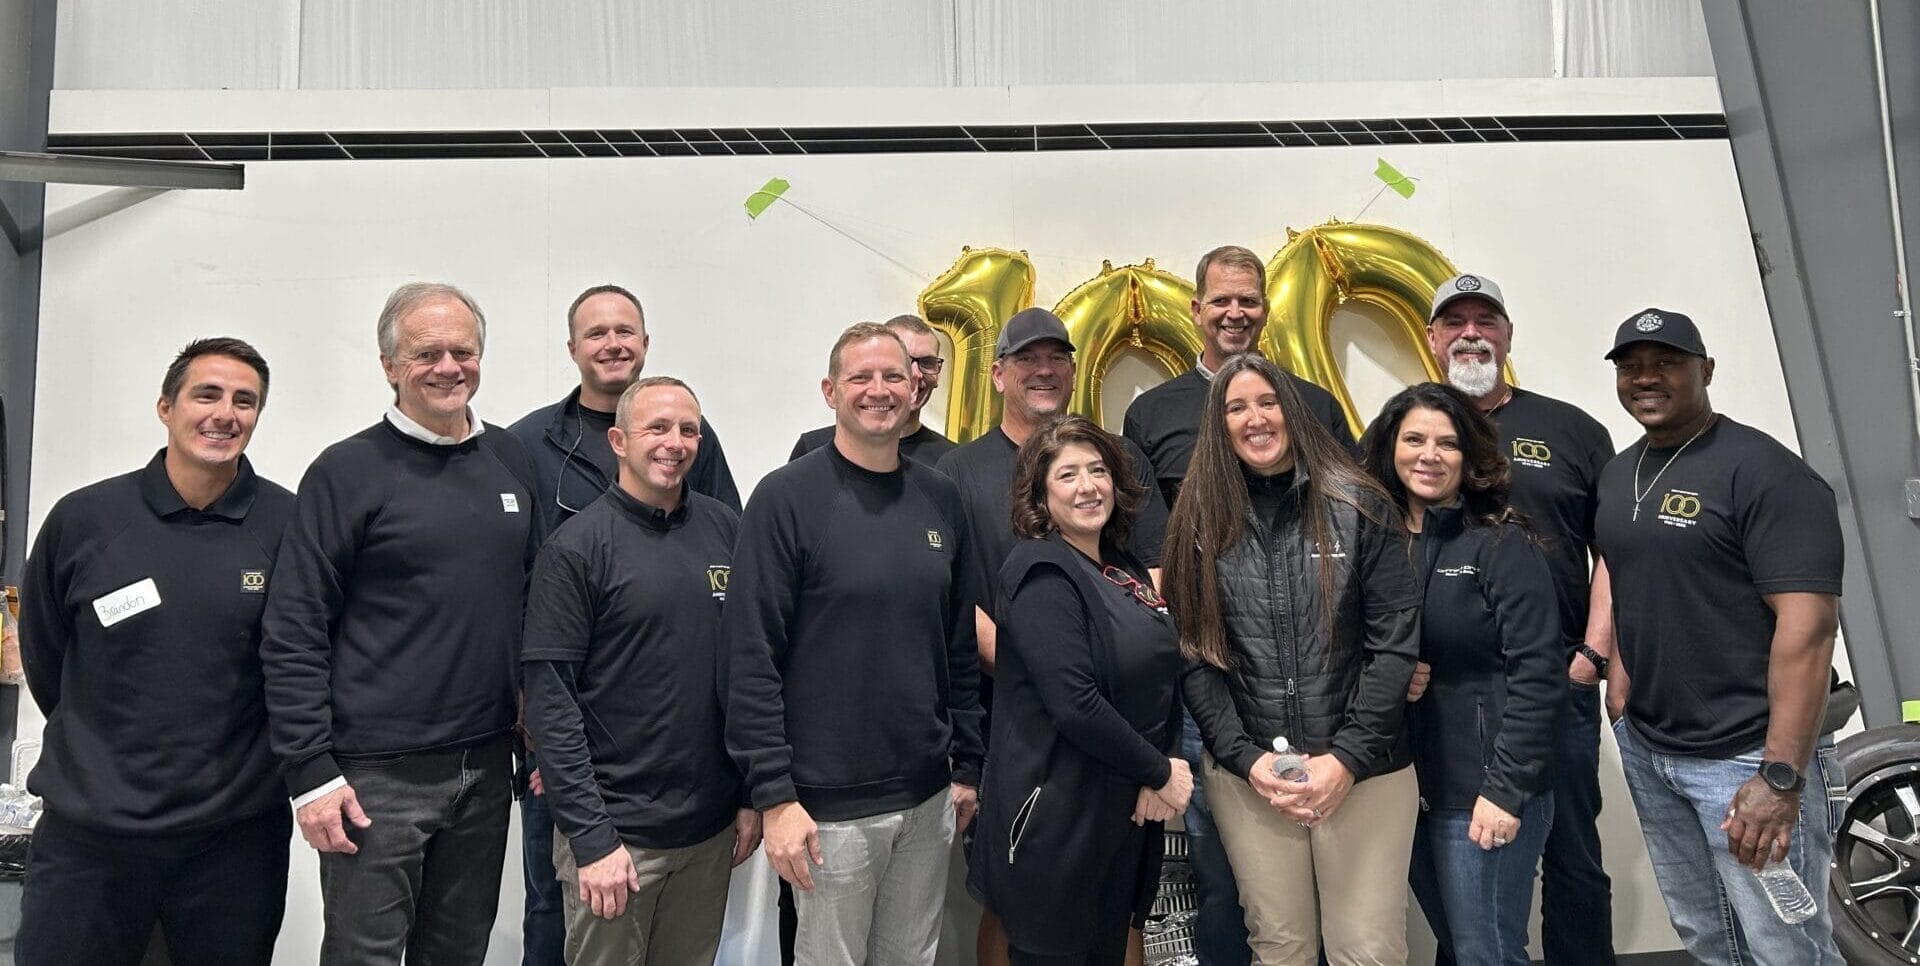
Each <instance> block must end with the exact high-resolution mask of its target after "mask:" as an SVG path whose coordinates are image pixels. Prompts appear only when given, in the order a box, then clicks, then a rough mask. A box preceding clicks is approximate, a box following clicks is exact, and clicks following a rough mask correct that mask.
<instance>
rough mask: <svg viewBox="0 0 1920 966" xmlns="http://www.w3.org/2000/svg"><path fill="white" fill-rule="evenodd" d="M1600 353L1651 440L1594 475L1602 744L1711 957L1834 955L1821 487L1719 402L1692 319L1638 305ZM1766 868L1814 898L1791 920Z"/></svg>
mask: <svg viewBox="0 0 1920 966" xmlns="http://www.w3.org/2000/svg"><path fill="white" fill-rule="evenodd" d="M1607 358H1608V359H1610V360H1612V361H1613V364H1614V372H1615V379H1614V382H1615V388H1616V389H1617V391H1618V392H1619V395H1620V404H1621V405H1622V406H1623V407H1625V408H1626V410H1627V412H1628V414H1630V415H1631V416H1633V418H1634V420H1635V421H1636V422H1638V423H1639V424H1640V425H1641V426H1642V427H1644V428H1645V429H1646V431H1647V433H1646V436H1645V437H1644V438H1642V439H1641V440H1640V441H1639V442H1637V443H1635V444H1634V445H1632V446H1629V447H1627V449H1626V450H1625V451H1624V452H1622V453H1621V454H1620V455H1619V456H1617V457H1615V458H1614V459H1613V461H1612V462H1611V463H1608V464H1607V467H1606V469H1605V470H1604V471H1603V472H1602V473H1601V475H1600V506H1599V515H1598V519H1597V524H1596V528H1595V530H1596V538H1597V540H1598V544H1599V547H1600V552H1601V554H1602V555H1603V557H1604V559H1605V560H1606V564H1607V572H1608V574H1609V576H1610V577H1611V580H1612V584H1613V605H1614V608H1613V610H1614V621H1615V630H1616V632H1617V634H1618V639H1619V651H1620V659H1619V660H1618V661H1617V662H1615V663H1614V665H1613V667H1612V669H1611V670H1610V672H1609V674H1608V679H1607V687H1608V695H1607V697H1608V705H1609V710H1612V709H1613V708H1614V707H1616V706H1618V705H1621V704H1624V711H1625V714H1624V716H1622V717H1620V718H1618V720H1616V721H1615V722H1614V726H1613V727H1614V737H1615V738H1617V739H1618V740H1619V743H1620V761H1621V764H1622V765H1623V766H1624V768H1625V770H1626V773H1627V786H1628V788H1630V789H1631V790H1632V792H1633V802H1634V805H1635V806H1636V808H1637V809H1638V810H1639V813H1640V830H1641V832H1642V833H1643V834H1644V835H1645V837H1646V841H1647V853H1648V855H1649V857H1651V858H1652V860H1653V871H1654V875H1655V877H1656V878H1657V879H1658V880H1659V882H1660V893H1661V895H1662V896H1663V897H1664V898H1665V899H1666V902H1667V912H1668V914H1669V915H1670V916H1671V917H1672V919H1673V926H1674V929H1675V930H1676V931H1677V932H1679V934H1680V938H1681V940H1682V941H1683V942H1685V943H1686V946H1687V952H1688V953H1690V954H1692V956H1693V957H1694V958H1695V959H1696V960H1698V961H1699V962H1702V963H1706V964H1709V966H1712V964H1729V963H1734V962H1744V963H1759V964H1763V966H1767V964H1780V966H1786V964H1793V966H1813V964H1838V963H1840V962H1841V961H1842V960H1841V958H1840V954H1839V951H1838V950H1837V949H1836V948H1835V947H1834V944H1833V934H1832V920H1831V919H1830V918H1829V915H1828V909H1827V896H1828V895H1829V892H1828V890H1827V887H1826V885H1827V877H1828V871H1829V865H1830V863H1831V861H1832V857H1833V833H1834V827H1833V821H1834V820H1833V813H1834V812H1837V811H1839V809H1838V808H1837V807H1830V801H1831V803H1838V802H1840V801H1842V800H1843V799H1844V794H1845V793H1844V791H1843V789H1844V786H1845V781H1844V780H1843V778H1842V776H1841V775H1840V772H1839V771H1838V766H1837V764H1836V762H1835V761H1834V757H1833V755H1834V751H1833V739H1832V737H1831V736H1822V735H1821V734H1820V732H1821V730H1822V729H1821V716H1822V712H1823V709H1824V708H1825V703H1826V697H1827V688H1828V683H1829V680H1830V677H1831V675H1832V662H1833V643H1834V635H1835V632H1836V631H1837V630H1838V628H1839V610H1838V607H1839V595H1840V573H1841V560H1842V546H1841V541H1840V521H1839V513H1838V510H1837V509H1836V507H1835V505H1834V498H1833V491H1832V490H1831V489H1830V488H1829V487H1828V486H1827V484H1826V482H1825V481H1823V480H1821V479H1820V477H1819V476H1818V475H1816V474H1815V473H1814V472H1813V470H1812V469H1811V468H1810V467H1808V466H1807V464H1806V463H1805V462H1803V461H1802V460H1801V459H1800V458H1799V457H1798V456H1796V455H1794V454H1793V452H1792V451H1790V450H1788V449H1787V448H1786V447H1785V446H1782V445H1780V444H1779V443H1778V442H1776V441H1775V440H1774V439H1773V438H1772V437H1770V436H1768V435H1767V434H1765V433H1762V432H1760V431H1759V430H1757V429H1753V428H1752V427H1749V426H1744V425H1742V424H1740V423H1737V422H1734V421H1733V420H1732V419H1729V418H1727V417H1726V416H1723V415H1719V414H1717V413H1715V412H1714V411H1713V406H1712V404H1711V403H1710V402H1709V400H1708V398H1707V387H1708V386H1709V385H1711V384H1712V383H1713V360H1712V359H1710V358H1708V357H1707V350H1706V346H1705V344H1704V343H1703V342H1702V341H1701V339H1700V331H1699V329H1697V328H1696V327H1695V326H1694V324H1693V320H1692V319H1689V318H1687V317H1686V316H1685V315H1682V314H1680V313H1678V312H1672V311H1668V310H1665V309H1647V310H1645V311H1643V312H1639V313H1636V314H1635V315H1633V316H1632V317H1631V318H1629V319H1627V320H1626V321H1625V322H1623V323H1621V324H1620V329H1619V332H1618V333H1617V334H1616V335H1615V336H1614V344H1613V350H1612V351H1610V352H1608V353H1607ZM1772 862H1780V863H1781V865H1783V866H1785V867H1786V868H1789V869H1791V871H1792V873H1794V874H1795V875H1797V876H1798V877H1799V879H1800V882H1801V883H1802V884H1803V885H1804V886H1805V887H1806V889H1807V891H1808V892H1809V893H1811V897H1810V899H1808V900H1807V906H1808V908H1807V910H1806V911H1807V912H1808V913H1809V916H1808V918H1806V919H1805V920H1804V921H1802V922H1799V923H1798V924H1793V925H1790V924H1788V923H1787V922H1785V921H1783V916H1782V915H1781V914H1778V913H1776V911H1775V907H1774V905H1773V904H1772V903H1770V902H1769V900H1768V898H1767V890H1766V888H1765V886H1764V885H1763V883H1762V881H1761V880H1760V878H1759V877H1757V876H1756V875H1755V874H1754V873H1755V871H1757V870H1759V869H1761V868H1762V867H1763V866H1768V865H1769V864H1770V863H1772ZM1729 913H1731V916H1729V915H1728V914H1729Z"/></svg>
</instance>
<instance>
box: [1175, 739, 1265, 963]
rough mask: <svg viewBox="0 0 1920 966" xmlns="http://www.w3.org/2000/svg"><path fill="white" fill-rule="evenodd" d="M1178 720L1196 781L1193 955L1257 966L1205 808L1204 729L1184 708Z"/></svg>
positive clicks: (1190, 842)
mask: <svg viewBox="0 0 1920 966" xmlns="http://www.w3.org/2000/svg"><path fill="white" fill-rule="evenodd" d="M1180 720H1181V722H1182V727H1181V730H1180V754H1181V755H1182V756H1184V757H1185V758H1186V759H1187V764H1189V765H1191V766H1193V774H1194V776H1195V779H1194V783H1193V797H1192V798H1191V799H1189V800H1188V802H1187V814H1186V823H1187V863H1188V864H1189V865H1190V866H1191V867H1192V869H1193V893H1194V899H1195V900H1196V902H1197V903H1198V904H1199V909H1198V910H1196V911H1195V913H1194V918H1193V953H1194V956H1195V957H1196V958H1197V959H1199V960H1200V966H1247V964H1248V963H1250V962H1252V961H1253V947H1252V946H1250V945H1248V943H1247V920H1246V913H1245V912H1242V911H1241V909H1240V887H1239V886H1237V885H1235V884H1234V881H1233V866H1231V865H1229V864H1228V863H1227V847H1226V846H1225V845H1223V844H1221V842H1220V833H1219V831H1218V830H1216V829H1215V828H1214V826H1213V811H1212V810H1211V809H1209V808H1208V807H1207V794H1206V791H1205V790H1204V789H1203V788H1202V784H1203V783H1202V782H1201V781H1200V780H1199V777H1198V776H1199V775H1200V774H1201V773H1202V771H1201V764H1200V754H1201V751H1202V748H1201V741H1200V728H1199V726H1198V725H1195V724H1194V723H1193V715H1191V714H1188V713H1187V711H1186V710H1185V709H1184V708H1183V709H1182V710H1181V712H1180Z"/></svg>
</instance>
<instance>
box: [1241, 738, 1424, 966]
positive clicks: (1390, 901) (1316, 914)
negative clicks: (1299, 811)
mask: <svg viewBox="0 0 1920 966" xmlns="http://www.w3.org/2000/svg"><path fill="white" fill-rule="evenodd" d="M1203 772H1204V780H1205V782H1206V785H1207V800H1208V801H1209V802H1211V803H1212V804H1213V820H1214V824H1216V825H1217V826H1219V829H1220V839H1221V841H1222V842H1223V843H1225V845H1226V847H1227V858H1228V859H1229V860H1231V861H1232V863H1233V878H1234V881H1235V882H1237V883H1238V884H1239V886H1240V905H1241V906H1242V907H1243V908H1244V909H1245V910H1246V915H1247V932H1248V939H1249V942H1250V943H1251V945H1252V946H1253V955H1254V961H1255V962H1257V963H1260V964H1262V966H1312V964H1313V963H1314V962H1315V960H1316V958H1317V955H1318V953H1319V951H1320V948H1321V944H1322V943H1323V942H1324V943H1325V945H1326V953H1327V962H1328V963H1329V964H1331V966H1405V963H1406V961H1407V929H1406V924H1407V863H1408V861H1409V860H1410V858H1411V856H1412V854H1413V825H1414V818H1415V817H1416V816H1417V815H1418V813H1419V809H1420V786H1419V783H1418V782H1417V781H1416V780H1415V778H1414V774H1413V769H1412V768H1402V769H1400V770H1399V771H1397V772H1393V773H1392V774H1388V775H1380V776H1377V777H1374V778H1369V779H1367V780H1366V781H1363V782H1359V783H1356V784H1355V785H1354V786H1353V790H1352V791H1351V792H1349V793H1347V798H1346V801H1344V802H1342V803H1341V805H1340V807H1339V808H1338V809H1336V810H1335V811H1334V813H1333V815H1332V816H1330V817H1329V818H1327V819H1326V820H1325V821H1324V822H1321V823H1320V825H1319V826H1318V827H1317V828H1314V829H1311V830H1309V829H1305V828H1302V827H1300V826H1299V825H1297V824H1295V823H1294V822H1293V821H1292V820H1291V819H1289V818H1287V817H1286V816H1285V815H1283V814H1281V813H1280V811H1279V810H1278V809H1275V808H1274V807H1273V806H1272V805H1269V804H1267V801H1266V799H1264V798H1261V797H1260V795H1259V794H1258V793H1257V792H1255V791H1254V790H1253V789H1252V787H1250V786H1249V785H1248V784H1247V783H1246V781H1245V780H1244V779H1242V778H1239V777H1238V776H1235V775H1233V774H1231V773H1229V772H1228V771H1227V770H1226V769H1224V768H1221V767H1220V766H1219V765H1218V764H1216V763H1215V762H1214V760H1213V758H1212V757H1211V756H1209V757H1208V758H1207V759H1206V764H1205V766H1204V768H1203Z"/></svg>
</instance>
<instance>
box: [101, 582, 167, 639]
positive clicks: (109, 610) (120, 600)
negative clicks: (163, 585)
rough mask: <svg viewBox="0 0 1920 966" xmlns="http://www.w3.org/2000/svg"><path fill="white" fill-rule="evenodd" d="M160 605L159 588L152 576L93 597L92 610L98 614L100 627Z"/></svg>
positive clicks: (113, 623) (116, 622) (108, 625)
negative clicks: (109, 592)
mask: <svg viewBox="0 0 1920 966" xmlns="http://www.w3.org/2000/svg"><path fill="white" fill-rule="evenodd" d="M158 606H160V588H159V587H156V586H154V583H153V578H152V577H148V578H146V579H144V580H138V581H135V582H133V583H131V584H128V585H126V586H125V587H122V588H120V589H119V590H116V591H114V592H113V593H111V594H102V595H100V596H99V597H95V598H94V599H93V612H94V613H95V614H98V615H100V626H101V627H112V626H113V625H115V624H118V623H120V622H121V621H123V620H126V619H127V618H129V617H132V616H133V615H135V614H138V613H140V612H141V611H143V610H152V609H154V608H155V607H158Z"/></svg>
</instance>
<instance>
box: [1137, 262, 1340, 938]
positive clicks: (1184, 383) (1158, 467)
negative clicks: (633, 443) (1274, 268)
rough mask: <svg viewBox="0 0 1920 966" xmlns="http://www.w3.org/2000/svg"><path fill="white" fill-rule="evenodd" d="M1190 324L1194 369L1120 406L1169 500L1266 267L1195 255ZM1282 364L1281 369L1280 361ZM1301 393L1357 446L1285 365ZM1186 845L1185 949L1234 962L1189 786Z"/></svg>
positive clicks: (1185, 747)
mask: <svg viewBox="0 0 1920 966" xmlns="http://www.w3.org/2000/svg"><path fill="white" fill-rule="evenodd" d="M1193 281H1194V292H1193V304H1192V305H1191V306H1190V308H1191V310H1192V312H1193V325H1194V328H1196V329H1199V330H1200V338H1201V340H1202V341H1203V342H1204V343H1205V348H1204V349H1203V350H1202V351H1201V353H1200V358H1199V359H1196V360H1194V365H1193V368H1192V369H1190V370H1188V371H1186V372H1184V373H1182V374H1180V375H1178V376H1175V377H1173V378H1172V379H1169V380H1167V381H1166V382H1163V383H1161V384H1160V385H1158V386H1155V387H1153V388H1152V389H1149V390H1147V391H1146V392H1144V393H1141V394H1140V398H1138V399H1135V400H1134V401H1133V405H1131V406H1128V407H1127V418H1126V423H1125V428H1124V432H1125V434H1126V437H1127V439H1129V440H1131V441H1132V442H1133V443H1134V444H1135V445H1136V446H1138V447H1139V448H1140V450H1141V451H1143V452H1145V453H1146V454H1147V458H1148V459H1149V460H1152V461H1153V474H1154V478H1155V479H1156V480H1158V481H1159V484H1160V487H1159V488H1160V492H1161V494H1162V495H1164V496H1165V498H1166V503H1167V505H1168V506H1169V507H1171V506H1172V505H1173V501H1174V500H1175V499H1177V498H1178V497H1179V495H1180V483H1181V481H1182V480H1185V479H1186V478H1187V462H1188V460H1190V459H1192V457H1193V442H1194V439H1195V438H1197V436H1198V433H1199V430H1200V415H1201V412H1202V411H1203V410H1205V409H1206V408H1207V385H1208V384H1209V383H1210V382H1212V381H1213V374H1214V373H1215V372H1217V371H1219V369H1220V367H1221V366H1222V365H1225V364H1226V361H1227V359H1228V357H1230V356H1233V355H1235V354H1237V353H1241V352H1258V351H1259V349H1260V333H1261V332H1262V331H1264V330H1265V329H1266V327H1267V309H1268V305H1267V266H1266V263H1264V262H1262V261H1261V260H1260V256H1258V255H1255V254H1254V253H1253V252H1251V251H1249V250H1247V249H1245V248H1242V247H1240V246H1238V245H1222V246H1221V247H1219V248H1216V249H1214V250H1213V251H1210V252H1208V253H1206V254H1205V255H1202V256H1200V264H1199V266H1198V267H1197V268H1195V269H1194V270H1193ZM1282 371H1284V370H1282ZM1286 375H1287V378H1288V379H1291V380H1292V381H1293V388H1294V389H1295V391H1297V392H1299V393H1300V399H1301V401H1302V402H1305V403H1306V404H1307V408H1308V409H1309V410H1311V411H1312V412H1313V414H1314V416H1316V417H1317V418H1318V419H1319V420H1320V422H1321V423H1323V424H1325V425H1326V427H1327V429H1328V430H1329V431H1331V432H1332V433H1333V438H1334V439H1337V440H1339V441H1340V442H1341V443H1342V444H1343V445H1345V446H1346V447H1347V449H1348V450H1349V451H1357V449H1358V448H1357V447H1356V446H1355V444H1354V441H1353V428H1352V427H1351V426H1349V425H1348V424H1347V416H1346V413H1345V412H1343V411H1342V410H1341V409H1340V402H1339V400H1337V399H1335V398H1334V397H1333V394H1332V393H1330V392H1328V391H1326V390H1325V389H1322V388H1321V387H1319V386H1316V385H1314V384H1313V383H1311V382H1308V381H1306V380H1305V379H1302V378H1300V377H1298V376H1296V375H1294V374H1293V373H1290V372H1289V373H1287V374H1286ZM1180 748H1181V754H1182V755H1184V756H1185V757H1186V759H1187V761H1188V763H1189V764H1191V765H1192V766H1193V767H1194V768H1195V769H1198V768H1199V767H1200V731H1199V728H1197V727H1196V726H1195V725H1194V723H1193V720H1192V718H1191V716H1188V717H1187V718H1186V722H1185V730H1184V732H1183V733H1182V736H1181V745H1180ZM1186 826H1187V851H1188V856H1189V861H1190V862H1191V863H1192V866H1193V879H1194V891H1195V892H1196V893H1197V897H1198V899H1199V904H1200V908H1199V911H1198V914H1197V915H1196V916H1195V918H1194V925H1193V950H1194V955H1195V956H1196V957H1198V958H1199V960H1200V964H1201V966H1242V964H1244V963H1246V962H1248V961H1249V960H1250V959H1251V958H1252V955H1253V953H1252V950H1251V949H1250V948H1249V947H1248V945H1247V926H1246V923H1245V922H1243V921H1242V912H1241V909H1240V890H1239V888H1238V887H1237V886H1236V885H1235V884H1234V881H1233V869H1232V867H1231V866H1229V865H1228V864H1227V851H1226V849H1225V848H1224V847H1222V846H1221V844H1220V837H1219V835H1218V834H1217V833H1216V832H1215V831H1214V826H1213V813H1212V812H1210V811H1209V810H1208V808H1207V800H1206V796H1205V795H1203V794H1202V793H1201V792H1200V790H1199V787H1198V786H1197V785H1196V786H1195V789H1194V794H1193V799H1192V800H1191V801H1190V802H1188V804H1187V815H1186Z"/></svg>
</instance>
